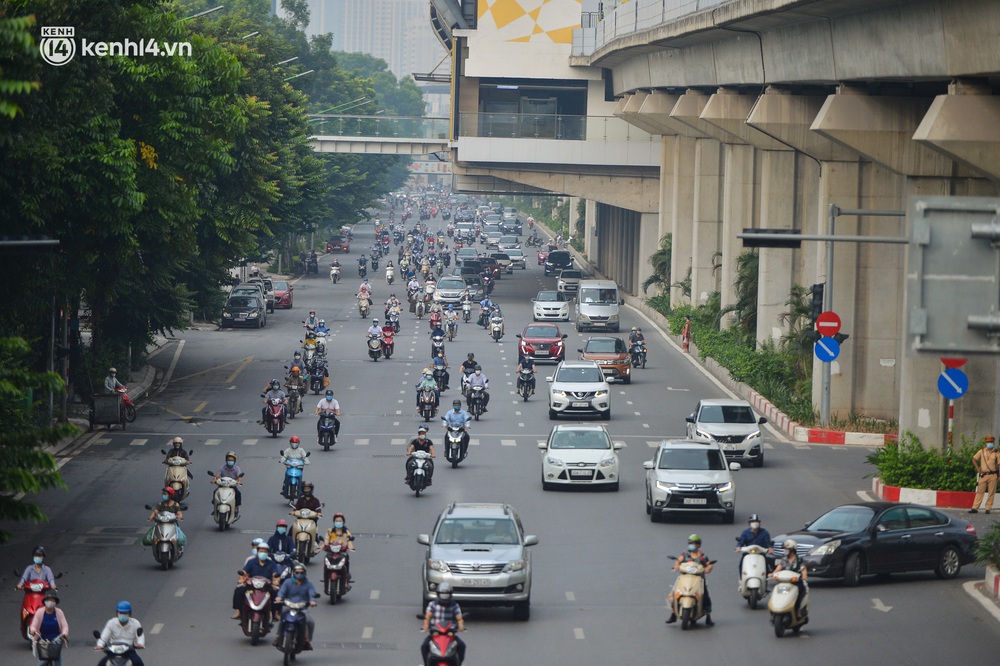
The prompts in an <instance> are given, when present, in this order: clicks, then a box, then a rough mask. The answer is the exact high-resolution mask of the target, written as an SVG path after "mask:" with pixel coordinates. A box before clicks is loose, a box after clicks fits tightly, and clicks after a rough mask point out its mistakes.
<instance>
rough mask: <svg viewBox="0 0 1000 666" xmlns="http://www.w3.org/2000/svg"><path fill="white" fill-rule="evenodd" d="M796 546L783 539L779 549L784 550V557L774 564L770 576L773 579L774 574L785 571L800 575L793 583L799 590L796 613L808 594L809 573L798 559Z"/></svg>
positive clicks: (799, 558)
mask: <svg viewBox="0 0 1000 666" xmlns="http://www.w3.org/2000/svg"><path fill="white" fill-rule="evenodd" d="M798 545H799V544H798V543H797V542H796V541H795V539H785V540H784V541H783V542H782V544H781V547H782V548H784V549H785V556H784V557H783V558H781V559H780V560H778V561H777V562H776V563H775V565H774V573H772V574H771V575H772V577H773V576H774V574H776V573H778V572H779V571H784V570H786V569H787V570H788V571H795V572H797V573H800V574H802V575H801V576H799V579H798V580H797V581H795V586H796V587H798V588H799V594H798V596H797V597H796V598H795V612H796V613H798V611H799V606H801V605H802V599H803V597H805V596H806V595H807V594H808V593H809V584H808V582H807V581H808V580H809V571H808V569H807V568H806V563H805V562H803V561H802V558H801V557H799V551H798Z"/></svg>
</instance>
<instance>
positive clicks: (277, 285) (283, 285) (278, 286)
mask: <svg viewBox="0 0 1000 666" xmlns="http://www.w3.org/2000/svg"><path fill="white" fill-rule="evenodd" d="M271 284H272V285H274V289H275V291H288V283H287V282H272V283H271Z"/></svg>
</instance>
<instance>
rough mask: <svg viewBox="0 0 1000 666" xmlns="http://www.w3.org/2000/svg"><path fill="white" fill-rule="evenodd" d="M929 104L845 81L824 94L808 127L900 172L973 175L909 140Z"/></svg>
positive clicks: (919, 99) (941, 175) (942, 156)
mask: <svg viewBox="0 0 1000 666" xmlns="http://www.w3.org/2000/svg"><path fill="white" fill-rule="evenodd" d="M930 105H931V100H930V99H929V98H925V97H892V96H872V95H868V94H866V93H864V92H861V91H859V90H857V89H853V88H849V87H846V86H844V87H841V89H840V90H838V91H837V94H835V95H830V96H829V97H827V98H826V101H825V102H824V103H823V107H822V108H821V109H820V111H819V113H818V114H817V115H816V119H815V120H814V121H813V124H812V125H811V129H812V130H813V131H814V132H817V133H819V134H820V135H821V136H824V137H826V138H828V139H830V140H831V141H835V142H837V143H839V144H840V145H842V146H845V147H847V148H850V149H851V150H853V151H855V152H857V153H859V154H861V155H863V156H864V157H866V158H868V159H869V160H871V161H872V162H877V163H878V164H882V165H884V166H885V167H886V168H888V169H890V170H892V171H895V172H896V173H899V174H903V175H905V176H929V177H952V176H970V175H972V174H971V173H957V171H961V169H958V170H956V164H955V162H954V161H953V160H951V159H948V158H947V157H945V156H944V155H941V154H940V153H937V152H935V151H933V150H931V149H929V148H925V147H924V146H922V145H920V144H919V143H917V142H915V141H913V139H912V137H913V134H914V132H916V130H917V127H918V126H919V125H920V121H921V120H923V118H924V116H925V115H926V113H927V110H928V108H929V107H930Z"/></svg>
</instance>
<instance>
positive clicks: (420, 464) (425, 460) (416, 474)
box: [410, 451, 431, 497]
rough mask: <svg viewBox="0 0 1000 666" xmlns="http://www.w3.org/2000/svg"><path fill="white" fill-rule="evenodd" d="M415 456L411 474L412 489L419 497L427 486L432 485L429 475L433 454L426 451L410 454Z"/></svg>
mask: <svg viewBox="0 0 1000 666" xmlns="http://www.w3.org/2000/svg"><path fill="white" fill-rule="evenodd" d="M410 455H411V456H413V472H412V473H411V474H410V490H412V491H413V492H414V493H416V495H417V497H420V493H422V492H423V491H424V490H425V489H426V488H427V486H429V485H430V479H429V478H428V476H427V472H428V469H429V468H430V459H431V454H429V453H427V452H426V451H414V452H413V453H411V454H410Z"/></svg>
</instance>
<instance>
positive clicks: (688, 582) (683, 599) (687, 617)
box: [668, 555, 715, 631]
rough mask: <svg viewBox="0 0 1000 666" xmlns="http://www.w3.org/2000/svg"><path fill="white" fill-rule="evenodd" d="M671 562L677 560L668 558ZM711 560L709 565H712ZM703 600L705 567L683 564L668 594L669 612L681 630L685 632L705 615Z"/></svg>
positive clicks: (671, 557)
mask: <svg viewBox="0 0 1000 666" xmlns="http://www.w3.org/2000/svg"><path fill="white" fill-rule="evenodd" d="M668 557H670V559H672V560H676V559H677V558H676V557H674V556H673V555H670V556H668ZM714 563H715V560H712V561H711V562H710V564H714ZM704 600H705V567H703V566H702V565H701V564H699V563H697V562H685V563H684V564H682V565H681V567H680V574H679V575H678V576H677V580H676V581H675V582H674V589H673V591H671V593H670V611H671V612H672V613H673V614H674V615H676V616H677V619H679V620H680V621H681V629H683V630H684V631H687V630H688V629H690V628H691V627H693V626H694V625H695V623H696V622H698V620H700V619H701V618H703V617H705V615H707V613H706V612H705V607H704Z"/></svg>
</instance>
